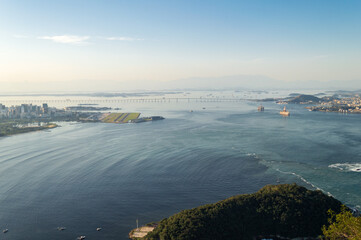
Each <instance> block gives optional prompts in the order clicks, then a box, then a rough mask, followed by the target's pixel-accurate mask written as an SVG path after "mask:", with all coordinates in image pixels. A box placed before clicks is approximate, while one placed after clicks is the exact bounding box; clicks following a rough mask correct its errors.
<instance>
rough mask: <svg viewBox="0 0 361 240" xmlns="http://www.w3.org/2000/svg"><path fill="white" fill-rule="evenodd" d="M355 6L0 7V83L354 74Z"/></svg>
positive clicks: (357, 52)
mask: <svg viewBox="0 0 361 240" xmlns="http://www.w3.org/2000/svg"><path fill="white" fill-rule="evenodd" d="M360 13H361V1H356V0H355V1H353V0H349V1H341V0H337V1H332V0H325V1H317V0H302V1H301V0H282V1H281V0H263V1H261V0H252V1H241V0H239V1H205V0H204V1H201V0H199V1H194V0H190V1H170V0H168V1H156V0H155V1H149V0H148V1H138V0H132V1H130V0H129V1H111V0H106V1H100V0H99V1H91V0H83V1H77V0H72V1H66V0H62V1H57V0H51V1H49V0H47V1H45V0H44V1H35V0H23V1H17V0H0V82H12V81H15V82H22V81H27V82H48V81H49V82H51V81H77V80H89V81H121V82H123V81H137V82H142V81H170V80H176V79H183V78H191V77H210V78H211V77H221V76H230V75H264V76H267V77H270V78H274V79H279V80H283V81H310V80H320V81H330V80H357V79H360V76H361V70H360V69H361V67H360V66H361V46H360V45H361V14H360Z"/></svg>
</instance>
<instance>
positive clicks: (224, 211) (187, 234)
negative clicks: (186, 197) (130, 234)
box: [146, 184, 341, 240]
mask: <svg viewBox="0 0 361 240" xmlns="http://www.w3.org/2000/svg"><path fill="white" fill-rule="evenodd" d="M340 208H341V202H340V201H338V200H336V199H334V198H333V197H329V196H327V195H325V194H323V193H322V192H321V191H311V190H307V189H306V188H304V187H300V186H297V185H296V184H291V185H290V184H283V185H269V186H265V187H264V188H262V189H261V190H259V191H258V192H256V193H254V194H244V195H238V196H234V197H231V198H228V199H226V200H223V201H220V202H217V203H215V204H208V205H204V206H201V207H197V208H193V209H190V210H185V211H182V212H180V213H177V214H175V215H173V216H171V217H169V218H166V219H163V220H162V221H161V222H160V223H159V225H158V227H157V228H156V229H155V230H154V231H153V232H150V233H149V234H148V235H147V236H146V239H162V240H168V239H169V240H170V239H179V240H180V239H187V240H191V239H194V240H196V239H197V240H200V239H253V238H254V237H259V236H271V235H273V236H276V235H279V236H283V237H288V238H294V237H308V236H310V237H316V236H318V235H319V234H321V233H322V232H321V229H322V226H323V225H325V224H327V219H328V215H327V211H328V210H329V209H332V210H333V211H335V212H340Z"/></svg>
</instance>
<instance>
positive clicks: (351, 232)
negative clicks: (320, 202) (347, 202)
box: [322, 206, 361, 240]
mask: <svg viewBox="0 0 361 240" xmlns="http://www.w3.org/2000/svg"><path fill="white" fill-rule="evenodd" d="M328 212H329V214H330V215H331V217H330V218H329V220H328V221H329V224H330V225H329V226H328V227H326V226H323V227H322V233H323V235H324V237H325V239H327V240H343V239H347V240H360V239H361V217H354V216H353V215H352V213H351V212H350V211H348V210H347V209H346V207H345V206H343V207H342V211H341V212H340V213H339V214H336V213H335V212H334V211H332V210H329V211H328Z"/></svg>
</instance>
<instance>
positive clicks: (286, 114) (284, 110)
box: [280, 106, 291, 117]
mask: <svg viewBox="0 0 361 240" xmlns="http://www.w3.org/2000/svg"><path fill="white" fill-rule="evenodd" d="M280 114H281V115H282V116H285V117H288V116H289V115H290V114H291V113H290V112H289V111H287V110H286V106H284V108H283V111H281V112H280Z"/></svg>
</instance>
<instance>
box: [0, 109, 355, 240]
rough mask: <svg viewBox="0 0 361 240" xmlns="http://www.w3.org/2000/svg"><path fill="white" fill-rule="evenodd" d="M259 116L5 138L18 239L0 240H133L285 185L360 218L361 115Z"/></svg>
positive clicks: (4, 182)
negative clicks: (335, 202) (169, 220)
mask: <svg viewBox="0 0 361 240" xmlns="http://www.w3.org/2000/svg"><path fill="white" fill-rule="evenodd" d="M257 105H258V104H256V103H252V102H238V103H195V102H193V103H148V104H143V105H142V104H133V105H132V104H128V105H124V106H121V107H123V109H124V110H127V111H140V112H142V113H145V115H162V116H164V117H166V119H165V120H163V121H158V122H150V123H141V124H122V125H117V124H102V123H95V124H93V123H85V124H81V123H61V125H62V127H59V128H56V129H53V130H51V131H42V132H33V133H27V134H22V135H16V136H11V137H5V138H1V139H0V228H2V229H5V228H7V229H9V232H8V233H6V234H3V236H1V237H0V239H17V240H18V239H62V240H63V239H76V237H77V236H80V235H85V236H87V239H127V235H128V232H129V231H130V230H131V229H132V228H135V226H136V225H135V223H136V219H139V223H140V224H145V223H148V222H152V221H158V220H161V219H163V218H165V217H168V216H170V215H172V214H174V213H176V212H178V211H180V210H182V209H186V208H192V207H196V206H199V205H202V204H206V203H213V202H216V201H219V200H222V199H224V198H227V197H230V196H233V195H237V194H242V193H251V192H255V191H257V190H258V189H259V188H261V187H263V186H264V185H266V184H277V181H279V182H281V183H293V182H296V183H298V184H302V185H304V186H306V187H308V188H311V189H315V188H318V189H321V190H322V191H324V192H325V193H328V194H330V195H332V196H334V197H336V198H338V199H340V200H342V201H343V202H344V203H345V204H348V205H350V206H358V207H360V205H361V191H360V190H361V189H360V179H361V175H360V174H361V148H360V144H361V124H360V122H361V115H342V114H334V113H321V112H309V111H308V110H307V109H304V106H300V105H290V106H288V108H289V109H290V111H291V112H292V115H291V117H289V118H284V117H282V116H280V115H279V114H278V112H279V110H280V109H281V107H282V106H280V105H277V104H274V103H266V104H264V106H265V108H266V110H265V112H263V113H259V112H257ZM203 107H205V109H203ZM191 109H192V110H193V112H189V110H191ZM61 226H64V227H66V230H65V231H61V232H60V231H58V230H57V227H61ZM97 227H101V228H102V229H103V230H102V231H100V232H97V231H96V228H97Z"/></svg>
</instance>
